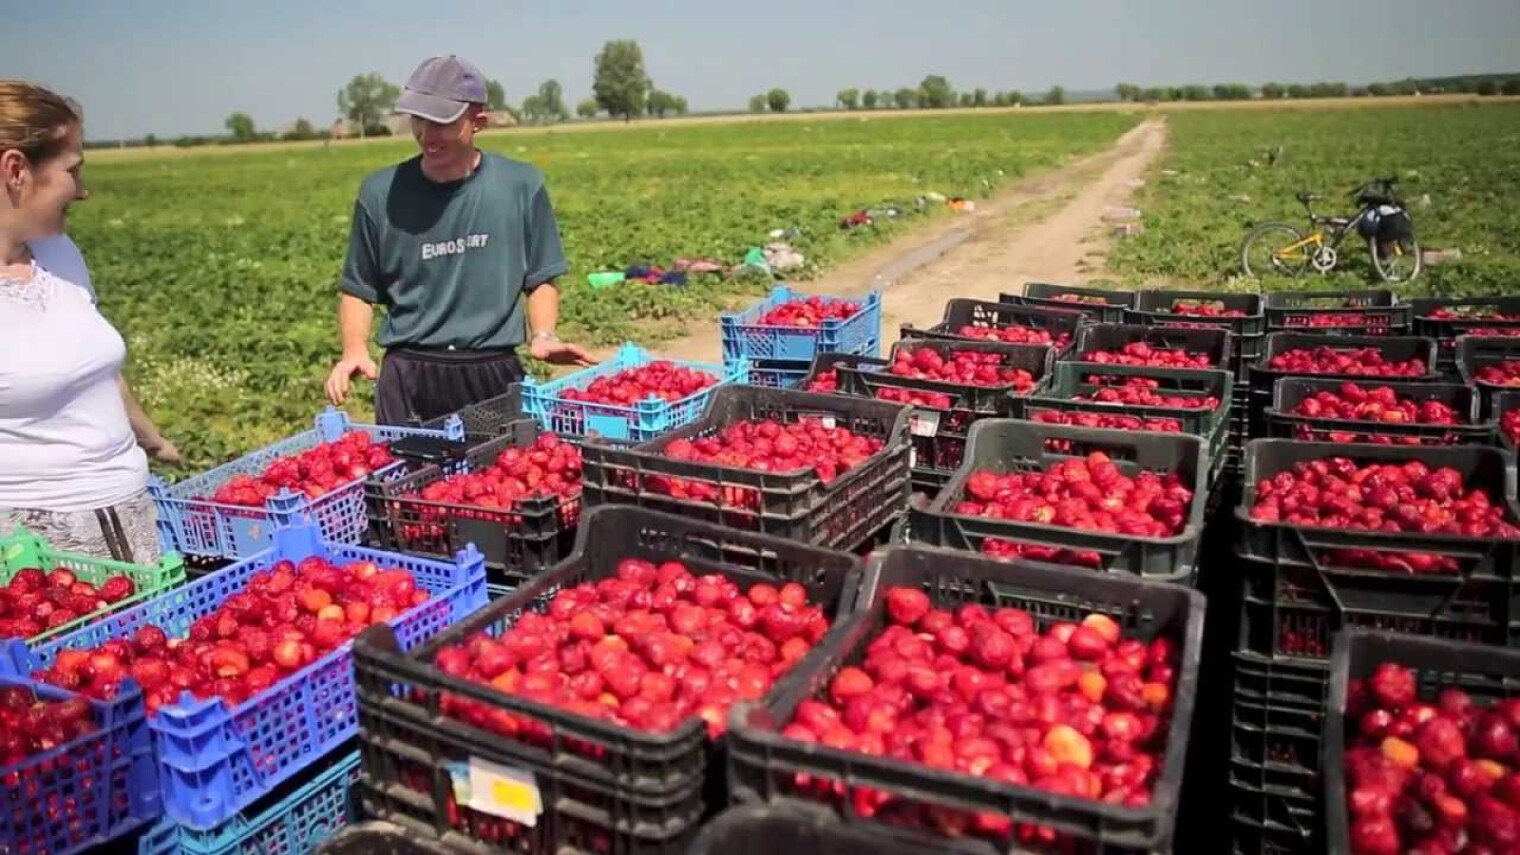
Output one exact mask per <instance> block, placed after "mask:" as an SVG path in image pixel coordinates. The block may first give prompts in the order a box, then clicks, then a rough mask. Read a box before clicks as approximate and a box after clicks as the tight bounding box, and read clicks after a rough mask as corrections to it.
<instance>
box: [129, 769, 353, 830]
mask: <svg viewBox="0 0 1520 855" xmlns="http://www.w3.org/2000/svg"><path fill="white" fill-rule="evenodd" d="M313 772H314V773H315V776H314V777H313V778H312V779H311V780H310V781H309V782H307V783H305V784H303V785H301V788H300V789H299V790H296V791H295V792H294V793H291V794H290V795H289V796H286V797H285V798H284V799H281V800H280V802H279V803H278V804H276V805H274V806H272V807H270V808H269V809H268V810H265V811H263V812H262V813H259V814H258V815H256V816H246V815H244V814H238V815H237V816H234V817H233V818H232V819H230V820H228V821H227V822H224V823H222V824H221V825H219V826H217V827H216V828H214V829H211V830H210V831H196V830H194V829H191V828H185V827H184V826H182V825H178V824H176V823H173V822H170V821H168V820H165V821H163V822H160V823H159V824H158V825H155V826H154V827H153V828H152V830H150V831H149V832H148V833H146V834H144V835H143V836H142V839H141V840H139V841H138V844H137V852H138V855H306V853H308V852H311V851H313V850H315V849H316V848H317V847H318V846H319V845H321V844H322V843H323V842H325V841H326V840H327V839H328V838H329V837H332V836H333V835H334V834H337V833H338V832H339V831H340V830H342V829H343V827H344V826H346V825H348V824H349V823H351V822H354V821H355V819H356V818H357V816H358V811H357V804H356V800H355V799H354V798H353V787H354V782H356V781H357V780H358V779H359V752H357V751H354V752H351V753H349V754H347V755H345V756H344V757H343V758H342V759H340V760H338V761H337V762H335V763H333V764H332V765H330V766H327V767H325V768H320V769H314V770H313Z"/></svg>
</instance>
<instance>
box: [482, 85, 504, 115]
mask: <svg viewBox="0 0 1520 855" xmlns="http://www.w3.org/2000/svg"><path fill="white" fill-rule="evenodd" d="M486 109H487V110H490V111H491V112H493V113H494V112H496V111H498V110H505V109H507V90H505V89H503V88H502V86H501V81H499V80H487V81H486Z"/></svg>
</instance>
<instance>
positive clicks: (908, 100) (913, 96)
mask: <svg viewBox="0 0 1520 855" xmlns="http://www.w3.org/2000/svg"><path fill="white" fill-rule="evenodd" d="M892 102H893V103H894V104H896V105H897V109H899V110H906V109H908V108H909V107H912V106H913V105H914V104H917V103H918V93H917V92H915V91H914V90H912V89H909V88H908V87H906V86H904V87H903V88H901V89H899V90H897V92H895V93H893V95H892Z"/></svg>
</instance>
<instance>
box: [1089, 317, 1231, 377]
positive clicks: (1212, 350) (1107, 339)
mask: <svg viewBox="0 0 1520 855" xmlns="http://www.w3.org/2000/svg"><path fill="white" fill-rule="evenodd" d="M1141 342H1143V343H1145V344H1148V345H1150V346H1151V347H1152V348H1155V349H1158V350H1181V351H1184V352H1186V353H1195V354H1201V355H1203V356H1206V357H1207V358H1208V362H1209V367H1210V368H1218V369H1229V368H1231V367H1232V366H1233V364H1234V363H1232V362H1231V358H1232V354H1233V353H1234V349H1233V347H1232V344H1233V341H1232V336H1231V335H1230V331H1229V330H1226V329H1221V328H1218V327H1196V328H1195V327H1156V326H1144V325H1142V324H1089V325H1088V326H1085V327H1083V328H1082V329H1080V330H1078V331H1077V343H1076V344H1075V345H1073V346H1072V349H1071V355H1070V356H1069V357H1067V361H1069V362H1082V363H1092V362H1093V360H1092V359H1091V358H1090V356H1091V354H1093V353H1097V352H1099V351H1115V350H1119V349H1121V348H1123V347H1124V346H1125V345H1128V344H1135V343H1141Z"/></svg>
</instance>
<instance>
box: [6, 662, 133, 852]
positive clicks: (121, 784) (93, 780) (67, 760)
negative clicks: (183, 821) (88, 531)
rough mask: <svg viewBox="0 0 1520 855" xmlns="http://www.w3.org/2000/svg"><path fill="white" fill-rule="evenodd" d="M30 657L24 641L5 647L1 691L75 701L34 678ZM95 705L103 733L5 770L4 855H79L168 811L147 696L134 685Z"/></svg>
mask: <svg viewBox="0 0 1520 855" xmlns="http://www.w3.org/2000/svg"><path fill="white" fill-rule="evenodd" d="M28 658H29V656H28V653H27V650H26V646H25V645H24V644H23V643H22V642H20V641H16V640H11V641H7V642H5V646H4V648H3V650H0V686H23V687H26V688H29V689H31V690H32V691H33V692H34V693H36V695H37V697H39V698H41V699H43V700H49V701H57V700H66V699H68V698H71V697H74V693H72V692H69V691H66V690H64V689H60V688H58V687H56V686H50V685H47V684H45V683H37V682H34V681H33V680H32V679H31V678H30V677H28V676H27V674H28V672H29V669H28V668H27V667H26V663H27V661H28ZM90 707H91V709H92V710H93V712H94V714H95V721H96V723H97V724H98V725H99V726H100V729H99V730H97V731H96V732H94V733H92V734H89V735H88V736H81V737H79V738H78V739H75V740H72V741H70V742H68V743H66V744H64V745H60V746H58V747H57V748H54V749H53V750H51V751H45V752H43V753H41V754H35V755H33V756H31V757H28V758H26V759H25V760H22V761H20V762H19V763H13V764H11V765H9V766H0V782H3V783H0V793H3V798H4V803H3V807H0V852H4V853H6V855H72V853H75V852H82V851H84V850H85V849H89V848H92V847H95V846H99V845H100V844H102V843H105V842H107V841H110V840H114V839H116V838H118V837H121V836H123V835H126V834H130V833H131V832H133V831H135V830H136V829H137V828H139V827H140V826H143V825H145V824H147V823H150V822H152V821H154V820H156V819H158V817H159V816H160V815H161V814H162V813H163V807H162V802H161V801H160V790H159V785H158V770H157V768H156V766H155V764H154V762H153V743H152V739H151V737H150V735H149V733H148V719H147V714H146V713H145V711H144V708H143V697H142V692H141V691H139V690H138V688H137V685H136V684H135V683H132V682H131V681H130V680H129V681H127V682H125V683H123V684H122V689H121V692H120V693H118V695H117V697H116V699H115V700H114V701H110V702H100V701H90ZM71 803H72V804H71Z"/></svg>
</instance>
